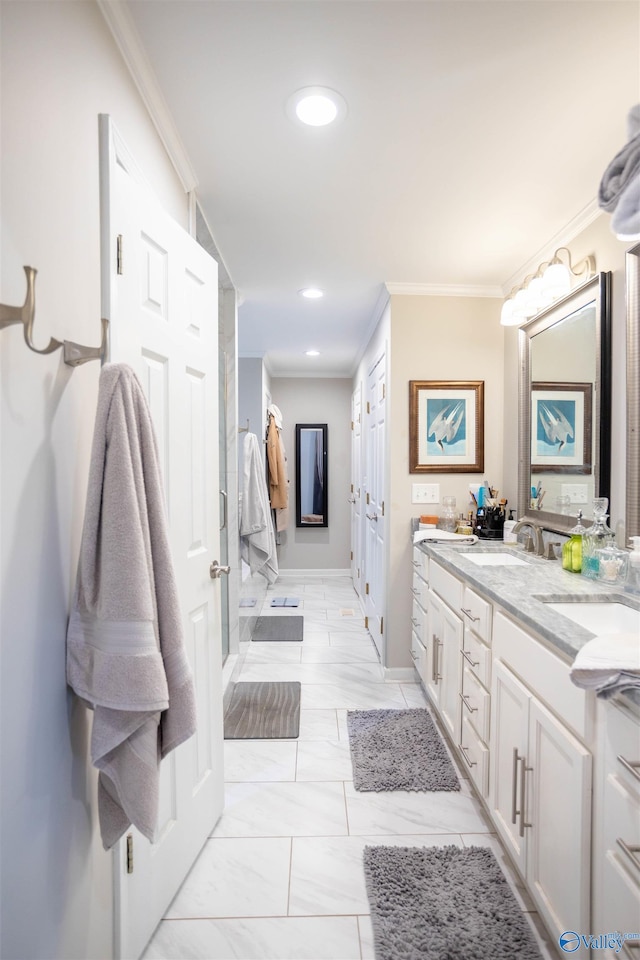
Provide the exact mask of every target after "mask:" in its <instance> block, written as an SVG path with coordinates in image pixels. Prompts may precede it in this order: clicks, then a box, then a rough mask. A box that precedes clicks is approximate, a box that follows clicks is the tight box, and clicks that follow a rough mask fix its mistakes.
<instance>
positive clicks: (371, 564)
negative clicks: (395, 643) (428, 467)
mask: <svg viewBox="0 0 640 960" xmlns="http://www.w3.org/2000/svg"><path fill="white" fill-rule="evenodd" d="M386 375H387V364H386V354H384V353H383V354H382V356H381V357H380V358H379V359H378V360H377V362H376V364H375V365H374V367H373V369H372V370H371V372H370V373H369V376H368V379H367V411H366V427H367V429H366V436H367V439H366V447H367V472H366V481H365V490H366V493H365V503H364V505H363V509H364V511H365V558H366V567H365V570H366V572H365V613H366V616H367V618H368V623H369V632H370V633H371V636H372V638H373V642H374V643H375V645H376V647H377V649H378V653H379V654H380V659H381V660H382V662H383V663H384V658H385V643H384V613H385V603H386V578H385V570H386V562H387V560H386V542H385V532H386V520H385V502H384V498H385V495H386V494H385V491H386V466H387V465H386V427H387V424H386V410H387V405H386Z"/></svg>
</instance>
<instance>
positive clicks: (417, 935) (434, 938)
mask: <svg viewBox="0 0 640 960" xmlns="http://www.w3.org/2000/svg"><path fill="white" fill-rule="evenodd" d="M364 873H365V878H366V882H367V896H368V898H369V905H370V907H371V921H372V924H373V934H374V949H375V956H376V960H513V958H514V957H517V958H518V960H541V954H540V950H539V949H538V946H537V944H536V941H535V937H534V935H533V933H532V932H531V928H530V927H529V925H528V924H527V921H526V920H525V918H524V915H523V913H522V910H521V909H520V907H519V906H518V903H517V901H516V899H515V897H514V895H513V893H512V892H511V888H510V887H509V884H508V882H507V879H506V877H505V876H504V874H503V872H502V870H501V869H500V866H499V865H498V861H497V860H496V858H495V857H494V855H493V853H492V852H491V850H489V849H488V848H486V847H468V848H466V849H461V848H459V847H453V846H452V847H365V850H364Z"/></svg>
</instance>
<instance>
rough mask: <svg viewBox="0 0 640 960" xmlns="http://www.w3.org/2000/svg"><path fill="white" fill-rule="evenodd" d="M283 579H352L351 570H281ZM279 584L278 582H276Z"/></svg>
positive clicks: (280, 573)
mask: <svg viewBox="0 0 640 960" xmlns="http://www.w3.org/2000/svg"><path fill="white" fill-rule="evenodd" d="M279 575H280V576H281V577H351V570H349V568H347V569H346V570H322V569H317V570H313V569H312V570H280V571H279ZM276 583H277V581H276Z"/></svg>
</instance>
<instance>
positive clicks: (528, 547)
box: [524, 533, 535, 553]
mask: <svg viewBox="0 0 640 960" xmlns="http://www.w3.org/2000/svg"><path fill="white" fill-rule="evenodd" d="M524 549H525V552H526V553H534V552H535V551H534V547H533V537H532V536H531V534H530V533H525V535H524Z"/></svg>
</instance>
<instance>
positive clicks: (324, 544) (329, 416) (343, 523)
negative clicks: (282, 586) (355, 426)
mask: <svg viewBox="0 0 640 960" xmlns="http://www.w3.org/2000/svg"><path fill="white" fill-rule="evenodd" d="M271 396H272V400H273V403H275V404H276V406H278V407H279V408H280V410H281V411H282V417H283V431H282V437H283V441H284V446H285V450H286V454H287V468H288V473H289V527H288V529H287V530H286V531H284V532H283V533H282V534H281V537H280V540H281V543H280V546H279V547H278V565H279V567H280V569H281V570H318V569H322V570H348V569H349V567H350V563H351V561H350V550H351V546H350V543H351V538H350V522H351V514H350V512H349V511H350V507H349V503H348V502H347V499H348V496H349V484H350V460H351V380H347V379H343V378H336V379H329V378H327V379H325V378H322V377H317V378H316V377H304V378H302V377H273V378H272V380H271ZM296 423H326V424H327V425H328V441H327V448H328V452H329V457H328V460H329V471H328V473H329V477H328V483H329V526H328V527H320V528H309V527H306V528H297V527H296V502H295V425H296Z"/></svg>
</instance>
